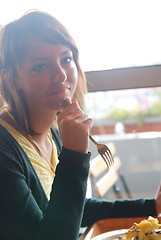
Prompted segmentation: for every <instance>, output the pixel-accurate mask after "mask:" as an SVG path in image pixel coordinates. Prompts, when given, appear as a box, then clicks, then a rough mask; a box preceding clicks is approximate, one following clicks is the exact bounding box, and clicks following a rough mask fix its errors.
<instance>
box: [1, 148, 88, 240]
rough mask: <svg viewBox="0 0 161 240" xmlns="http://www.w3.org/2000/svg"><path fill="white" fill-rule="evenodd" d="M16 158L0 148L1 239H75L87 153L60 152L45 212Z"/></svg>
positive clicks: (84, 187)
mask: <svg viewBox="0 0 161 240" xmlns="http://www.w3.org/2000/svg"><path fill="white" fill-rule="evenodd" d="M6 149H7V147H6ZM18 158H19V156H18V154H17V155H16V153H15V154H13V151H10V152H9V151H7V152H6V151H4V149H2V148H1V151H0V196H1V197H0V239H3V240H5V239H7V240H8V239H9V240H10V239H12V240H20V239H21V240H22V239H23V240H49V239H52V240H54V239H55V240H64V239H65V240H76V239H77V237H78V232H79V227H80V224H81V221H82V212H83V208H84V199H85V192H86V181H87V177H88V170H89V158H90V154H83V153H77V152H73V151H70V150H68V149H65V148H63V149H62V152H61V154H60V156H59V160H60V161H59V164H58V166H57V169H56V177H55V180H54V183H53V186H52V192H51V198H50V201H49V202H48V204H47V206H46V209H45V211H42V209H40V207H39V205H38V203H37V201H36V200H35V198H34V195H33V194H34V193H33V192H32V190H31V189H30V188H29V186H28V183H27V177H28V176H27V175H26V174H25V173H24V169H23V165H22V163H21V161H20V160H19V159H18ZM35 191H39V189H35Z"/></svg>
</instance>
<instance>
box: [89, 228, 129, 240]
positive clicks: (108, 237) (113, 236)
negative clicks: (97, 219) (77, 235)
mask: <svg viewBox="0 0 161 240" xmlns="http://www.w3.org/2000/svg"><path fill="white" fill-rule="evenodd" d="M127 231H128V229H120V230H114V231H110V232H106V233H102V234H100V235H98V236H96V237H94V238H92V240H118V238H119V237H120V236H122V235H123V234H125V233H126V232H127Z"/></svg>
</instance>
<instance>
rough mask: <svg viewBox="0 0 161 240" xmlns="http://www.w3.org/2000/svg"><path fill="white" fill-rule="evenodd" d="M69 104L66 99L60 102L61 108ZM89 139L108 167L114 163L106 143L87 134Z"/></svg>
mask: <svg viewBox="0 0 161 240" xmlns="http://www.w3.org/2000/svg"><path fill="white" fill-rule="evenodd" d="M69 104H70V103H69V102H68V101H67V100H63V101H62V102H61V106H62V107H63V108H65V107H66V106H68V105H69ZM89 139H90V140H91V141H92V142H93V143H94V144H95V145H96V147H97V151H98V153H99V154H100V155H101V157H102V158H103V160H104V161H105V163H106V165H107V167H108V168H110V167H111V166H112V164H113V163H114V160H113V156H112V153H111V151H110V149H109V148H108V147H107V145H105V144H101V143H98V142H96V141H95V140H94V138H93V137H92V136H91V135H90V134H89Z"/></svg>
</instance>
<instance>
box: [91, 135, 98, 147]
mask: <svg viewBox="0 0 161 240" xmlns="http://www.w3.org/2000/svg"><path fill="white" fill-rule="evenodd" d="M89 139H90V140H91V141H92V142H93V143H94V144H95V145H97V142H96V141H95V140H94V139H93V137H92V136H91V135H90V134H89Z"/></svg>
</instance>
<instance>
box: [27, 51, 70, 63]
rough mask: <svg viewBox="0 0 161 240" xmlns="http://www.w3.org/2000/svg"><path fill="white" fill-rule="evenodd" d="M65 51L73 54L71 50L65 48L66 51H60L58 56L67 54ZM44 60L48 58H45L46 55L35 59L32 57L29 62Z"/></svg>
mask: <svg viewBox="0 0 161 240" xmlns="http://www.w3.org/2000/svg"><path fill="white" fill-rule="evenodd" d="M67 53H72V54H73V52H72V51H71V50H66V51H64V52H62V53H61V54H60V56H64V55H65V54H67ZM44 60H48V58H46V57H41V58H35V59H33V60H32V61H31V62H36V61H44Z"/></svg>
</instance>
